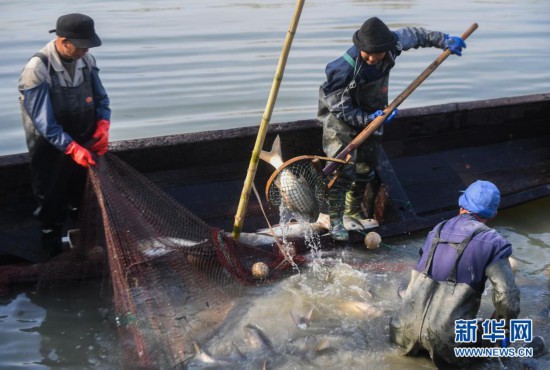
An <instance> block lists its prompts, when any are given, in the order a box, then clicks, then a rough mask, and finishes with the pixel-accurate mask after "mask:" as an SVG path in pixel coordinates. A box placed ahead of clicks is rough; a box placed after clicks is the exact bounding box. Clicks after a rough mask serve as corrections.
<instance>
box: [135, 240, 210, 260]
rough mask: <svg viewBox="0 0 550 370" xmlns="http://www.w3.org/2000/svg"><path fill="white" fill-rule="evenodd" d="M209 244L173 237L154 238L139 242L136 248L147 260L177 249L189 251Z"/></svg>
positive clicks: (202, 241)
mask: <svg viewBox="0 0 550 370" xmlns="http://www.w3.org/2000/svg"><path fill="white" fill-rule="evenodd" d="M209 242H210V240H209V239H203V240H200V241H193V240H188V239H182V238H175V237H156V238H148V239H143V240H140V241H139V242H138V243H137V247H138V249H139V251H140V252H141V253H142V254H143V255H145V256H147V257H149V258H157V257H161V256H164V255H166V254H168V253H171V252H173V251H175V250H178V249H186V250H187V251H190V250H192V249H193V248H200V247H201V246H203V245H205V244H206V243H209Z"/></svg>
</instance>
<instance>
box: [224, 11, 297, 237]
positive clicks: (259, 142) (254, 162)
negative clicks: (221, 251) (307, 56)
mask: <svg viewBox="0 0 550 370" xmlns="http://www.w3.org/2000/svg"><path fill="white" fill-rule="evenodd" d="M303 7H304V0H298V1H297V2H296V8H295V9H294V14H293V16H292V20H291V22H290V27H289V29H288V32H287V34H286V38H285V42H284V44H283V49H282V51H281V55H280V57H279V64H278V65H277V71H276V72H275V78H274V79H273V84H272V85H271V91H270V93H269V97H268V99H267V104H266V107H265V110H264V115H263V117H262V122H261V123H260V129H259V131H258V135H257V137H256V143H255V145H254V149H253V151H252V157H251V158H250V164H249V165H248V171H247V173H246V179H245V181H244V186H243V190H242V193H241V198H240V201H239V206H238V208H237V213H236V215H235V223H234V225H233V233H232V237H233V239H235V240H237V239H238V238H239V235H240V234H241V230H242V226H243V223H244V216H245V214H246V207H247V205H248V198H249V196H250V190H251V188H252V184H253V182H254V177H255V176H256V170H257V168H258V162H259V160H260V152H261V150H262V148H263V146H264V141H265V136H266V134H267V127H268V125H269V122H270V121H271V114H272V113H273V107H274V106H275V101H276V100H277V94H278V92H279V86H280V85H281V81H282V80H283V73H284V70H285V65H286V61H287V59H288V53H289V52H290V46H291V45H292V40H293V39H294V34H295V33H296V29H297V27H298V21H299V20H300V14H301V13H302V9H303Z"/></svg>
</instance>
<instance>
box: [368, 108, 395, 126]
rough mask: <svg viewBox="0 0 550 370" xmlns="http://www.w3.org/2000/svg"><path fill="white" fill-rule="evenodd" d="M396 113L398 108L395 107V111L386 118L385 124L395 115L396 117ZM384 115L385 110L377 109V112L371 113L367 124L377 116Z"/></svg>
mask: <svg viewBox="0 0 550 370" xmlns="http://www.w3.org/2000/svg"><path fill="white" fill-rule="evenodd" d="M396 114H397V109H394V110H393V112H391V114H390V116H389V117H388V118H386V120H385V121H384V124H386V123H389V122H390V121H391V120H392V119H393V117H395V115H396ZM383 115H384V111H383V110H377V111H376V112H374V113H372V114H369V115H368V116H367V124H369V123H371V122H372V121H374V120H375V119H376V118H377V117H379V116H383Z"/></svg>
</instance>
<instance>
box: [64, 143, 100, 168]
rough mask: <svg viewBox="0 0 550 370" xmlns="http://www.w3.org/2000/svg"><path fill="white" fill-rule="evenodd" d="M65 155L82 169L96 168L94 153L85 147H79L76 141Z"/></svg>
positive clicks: (70, 145)
mask: <svg viewBox="0 0 550 370" xmlns="http://www.w3.org/2000/svg"><path fill="white" fill-rule="evenodd" d="M65 154H69V155H70V156H71V157H72V158H73V161H75V162H76V163H78V164H79V165H81V166H82V167H88V166H95V161H94V159H93V158H92V153H90V151H89V150H88V149H86V148H84V147H83V146H80V145H78V143H77V142H76V141H71V143H70V144H69V146H68V147H67V150H66V151H65Z"/></svg>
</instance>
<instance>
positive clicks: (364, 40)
mask: <svg viewBox="0 0 550 370" xmlns="http://www.w3.org/2000/svg"><path fill="white" fill-rule="evenodd" d="M353 44H354V45H355V46H357V47H358V48H359V49H360V50H362V51H365V52H367V53H379V52H383V51H388V50H390V49H391V48H393V47H394V46H395V45H396V44H397V35H396V34H395V33H393V32H391V31H390V29H389V28H388V26H386V24H385V23H384V22H382V21H381V20H380V19H379V18H377V17H372V18H369V19H367V20H366V21H365V23H363V25H362V26H361V28H359V29H358V30H357V31H356V32H355V33H354V34H353Z"/></svg>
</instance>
